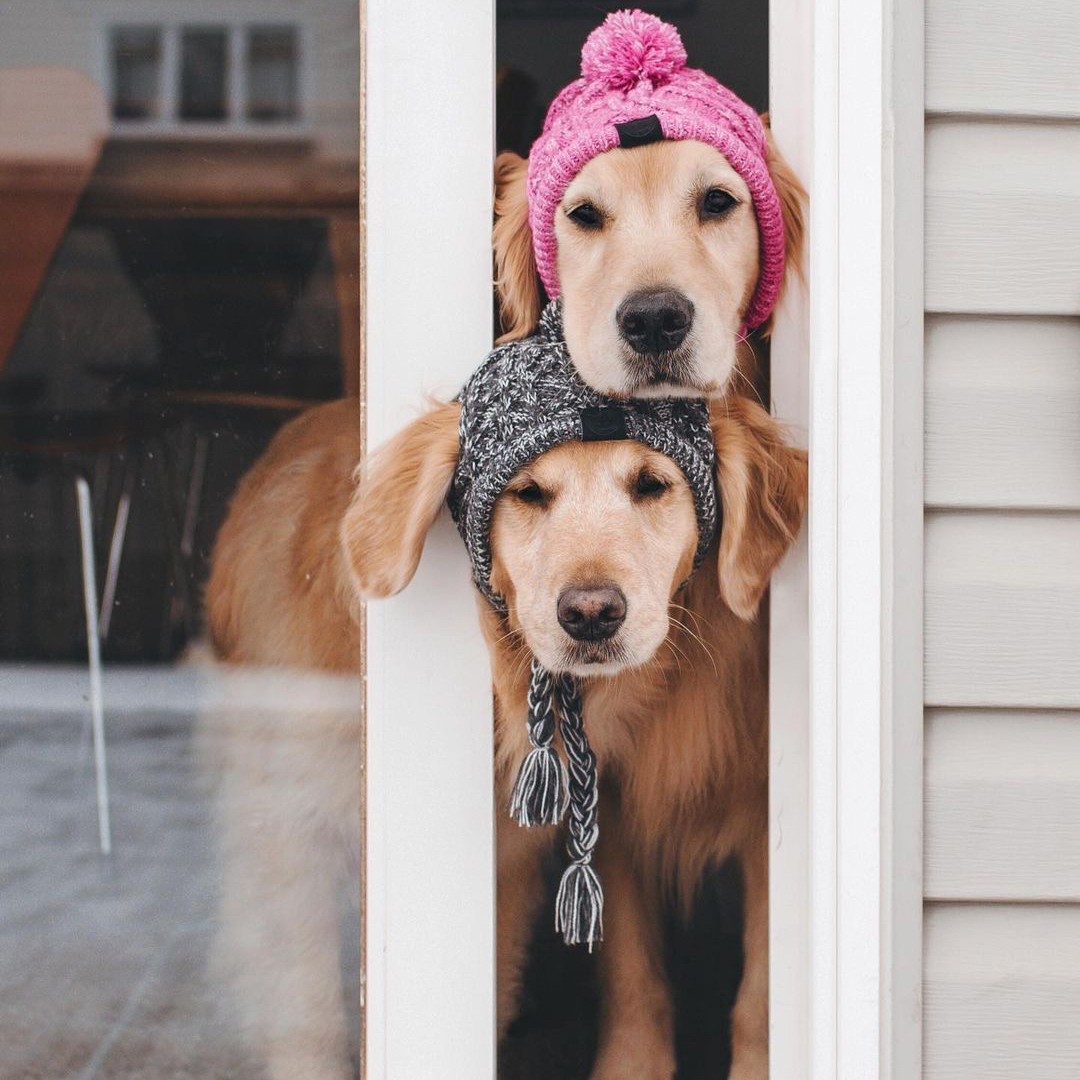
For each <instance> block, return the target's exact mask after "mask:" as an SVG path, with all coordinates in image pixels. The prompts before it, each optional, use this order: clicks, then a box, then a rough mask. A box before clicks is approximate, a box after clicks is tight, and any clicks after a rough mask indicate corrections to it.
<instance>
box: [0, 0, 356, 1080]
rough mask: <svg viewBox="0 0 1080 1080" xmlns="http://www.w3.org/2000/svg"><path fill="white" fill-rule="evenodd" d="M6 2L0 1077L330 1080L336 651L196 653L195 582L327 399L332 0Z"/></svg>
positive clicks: (348, 731)
mask: <svg viewBox="0 0 1080 1080" xmlns="http://www.w3.org/2000/svg"><path fill="white" fill-rule="evenodd" d="M2 21H3V31H2V32H0V238H2V239H0V296H3V297H4V300H3V302H0V957H3V961H2V962H0V1076H3V1077H8V1076H10V1077H21V1076H26V1077H29V1076H42V1077H63V1076H73V1077H75V1076H84V1077H87V1078H90V1077H94V1078H95V1080H97V1078H125V1080H126V1078H131V1080H134V1078H135V1077H139V1078H140V1080H153V1078H157V1077H161V1078H165V1077H176V1076H196V1075H197V1076H200V1077H202V1078H204V1080H207V1078H209V1080H225V1078H230V1080H263V1078H265V1077H286V1076H288V1077H291V1078H298V1077H302V1076H320V1077H327V1078H329V1077H333V1078H335V1080H343V1078H345V1077H349V1076H354V1075H355V1074H356V1073H357V1071H358V1054H359V1030H358V1029H359V985H360V975H359V926H358V923H359V920H358V914H357V892H358V873H359V828H360V824H359V821H360V819H359V801H358V800H359V791H360V757H359V755H360V714H359V701H360V690H359V678H358V660H357V664H356V665H355V666H354V667H353V669H352V670H348V669H346V670H334V671H328V670H326V669H325V668H321V667H319V665H318V664H317V663H316V662H315V661H312V662H311V663H310V664H303V665H301V664H299V663H296V664H292V665H291V666H289V665H287V664H286V663H284V662H279V660H276V659H275V658H273V657H263V658H261V659H260V661H259V663H258V664H255V663H254V662H252V663H247V662H245V663H243V664H241V663H238V662H228V663H225V662H223V659H222V657H221V656H219V655H216V654H215V652H214V649H213V647H212V645H211V644H210V642H209V640H208V635H207V630H206V626H207V620H206V614H205V610H204V594H205V586H206V579H207V576H208V573H209V565H210V557H211V553H212V551H213V549H214V545H215V542H216V540H217V536H218V533H219V530H220V528H221V524H222V521H223V520H224V518H225V516H226V513H227V510H228V506H229V500H230V498H231V497H232V494H233V492H234V490H235V489H236V487H237V484H238V483H239V481H240V479H241V477H242V476H243V475H244V474H245V473H246V472H247V471H248V469H249V468H250V467H251V465H252V463H253V462H254V461H255V460H256V459H257V458H258V457H259V455H260V454H262V453H263V452H264V451H265V449H266V448H267V446H268V445H269V443H270V441H271V440H272V439H273V437H274V435H275V434H276V433H277V431H278V430H279V429H280V428H281V427H282V425H283V424H285V423H286V422H288V421H289V420H291V419H292V418H294V417H296V416H298V415H299V414H301V413H302V412H303V411H304V410H306V409H308V408H310V407H312V406H316V405H319V404H320V403H323V402H326V401H330V400H333V399H336V398H339V397H342V396H345V397H350V398H353V399H356V398H358V397H359V388H360V356H359V343H360V333H359V326H360V311H359V216H358V203H359V191H358V177H359V77H360V73H359V26H358V7H357V5H356V3H355V0H314V2H312V3H305V4H302V5H288V6H284V5H277V4H271V3H269V2H267V3H243V4H239V3H235V2H232V0H207V2H205V3H198V4H195V3H190V2H185V0H165V2H159V0H153V2H152V0H81V2H80V3H79V4H77V5H66V6H65V8H64V11H63V13H57V12H56V10H55V8H54V7H53V6H49V7H48V9H47V10H44V9H43V5H41V4H40V3H39V2H38V0H9V3H7V5H6V6H5V8H4V14H3V20H2ZM233 659H234V660H235V658H233ZM339 668H340V665H339ZM332 791H336V792H338V793H339V794H340V796H341V798H339V799H337V800H336V801H335V800H334V799H332V798H331V797H329V796H328V792H332ZM350 800H351V801H350ZM106 850H107V851H108V852H109V853H108V854H105V853H104V852H105V851H106ZM316 911H317V912H318V915H317V917H316ZM329 989H332V990H333V994H332V996H330V997H328V996H327V995H328V991H329Z"/></svg>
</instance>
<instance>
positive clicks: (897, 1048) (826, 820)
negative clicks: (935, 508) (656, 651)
mask: <svg viewBox="0 0 1080 1080" xmlns="http://www.w3.org/2000/svg"><path fill="white" fill-rule="evenodd" d="M771 23H772V25H771V35H770V40H771V60H772V64H771V67H772V72H771V74H772V78H771V81H770V105H771V112H772V118H773V127H774V130H775V131H776V134H777V138H778V140H779V142H780V145H781V146H782V147H783V149H784V151H785V152H786V153H787V154H788V156H789V159H790V160H791V161H792V163H793V164H794V165H795V167H796V170H797V171H798V172H799V174H800V175H801V176H803V177H804V178H805V179H806V181H807V186H808V187H809V189H810V196H811V198H810V236H809V267H808V279H809V281H808V283H809V292H808V296H806V297H803V298H801V299H799V300H795V301H793V302H791V303H789V304H788V305H787V310H786V311H785V312H784V315H783V318H782V320H781V323H780V325H779V326H778V328H777V334H776V339H775V342H774V348H773V369H772V376H773V380H772V385H773V395H774V403H775V408H776V411H777V412H778V413H779V414H780V415H782V416H785V417H788V418H790V419H791V420H792V421H793V422H794V423H795V424H796V426H803V427H805V430H806V431H807V433H808V436H809V446H810V452H811V473H810V475H811V479H810V483H811V503H810V520H809V529H808V538H809V544H808V547H809V558H808V562H806V561H801V560H800V559H799V558H798V557H797V556H796V557H795V558H793V559H792V560H789V563H788V565H786V566H785V567H784V568H783V569H782V571H781V573H780V574H779V575H778V577H777V579H776V581H775V583H774V588H773V609H772V615H773V624H772V625H773V647H772V668H771V672H772V674H771V695H772V696H771V703H772V723H771V746H770V758H771V774H770V775H771V828H772V844H771V872H772V878H771V886H772V894H771V895H772V906H771V914H772V928H771V958H772V964H771V994H772V1009H771V1027H772V1038H771V1042H772V1071H773V1075H774V1076H777V1077H785V1078H799V1080H801V1078H807V1080H876V1078H880V1080H917V1078H918V1077H920V1076H921V1041H922V1040H921V1019H922V1005H921V988H922V507H923V488H922V431H923V424H922V398H923V378H922V315H923V289H922V275H923V271H922V259H923V249H922V235H923V223H922V191H923V149H922V141H923V76H922V66H923V9H922V2H921V0H773V3H772V20H771ZM807 583H808V587H807ZM807 600H808V601H809V603H807Z"/></svg>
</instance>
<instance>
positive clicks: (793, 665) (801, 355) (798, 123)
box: [769, 0, 814, 1080]
mask: <svg viewBox="0 0 1080 1080" xmlns="http://www.w3.org/2000/svg"><path fill="white" fill-rule="evenodd" d="M813 7H814V5H813V0H773V3H772V5H771V10H770V30H769V115H770V118H771V121H772V131H773V136H774V138H775V139H776V142H777V145H778V146H779V148H780V150H781V152H782V153H783V155H784V157H785V158H786V159H787V161H788V163H789V164H790V165H791V167H792V168H793V169H794V170H795V172H796V174H797V175H798V176H799V177H800V178H801V179H802V181H803V183H804V184H806V185H807V186H808V187H809V185H810V183H811V167H812V160H813V158H812V154H813V146H812V140H811V124H812V120H813V113H812V105H813V97H812V93H811V80H812V76H813V70H812V69H813V65H812V56H811V48H810V45H809V44H808V43H809V42H810V41H811V38H812V32H813ZM810 201H811V203H813V201H814V193H813V192H812V191H811V192H810ZM809 357H810V316H809V296H808V293H807V289H806V287H805V283H804V282H800V281H794V280H793V281H791V282H789V285H788V289H787V291H786V294H785V297H784V302H783V304H782V306H781V308H780V309H779V311H778V312H777V318H776V326H775V328H774V331H773V337H772V355H771V368H770V371H771V379H772V406H773V412H774V413H775V414H776V416H778V417H779V418H780V419H781V420H783V421H784V422H785V423H786V424H788V425H789V426H790V429H791V433H792V436H793V438H794V439H795V440H796V441H797V442H798V443H799V445H800V446H808V445H809V443H808V439H809V412H810V362H809ZM808 532H809V526H806V527H804V529H803V536H802V539H801V540H800V542H799V544H798V545H797V546H796V547H795V548H794V549H793V550H792V551H791V552H790V554H789V555H788V557H787V558H786V559H785V560H784V563H783V564H782V565H781V566H780V567H779V568H778V569H777V571H776V573H775V574H774V575H773V580H772V585H771V588H770V590H769V602H770V612H769V635H770V646H769V717H770V718H769V822H770V832H769V840H770V842H769V954H770V956H771V958H772V962H771V963H770V965H769V1064H770V1068H771V1071H772V1075H773V1076H777V1077H786V1078H788V1080H806V1077H807V1076H808V1075H809V1062H808V1060H807V1049H808V1047H809V1024H810V1009H811V998H812V995H811V990H810V980H809V971H810V960H809V957H810V902H809V888H810V866H811V858H810V829H809V816H808V808H809V805H810V668H809V660H810V601H809V577H808V558H809V553H808V544H807V535H808Z"/></svg>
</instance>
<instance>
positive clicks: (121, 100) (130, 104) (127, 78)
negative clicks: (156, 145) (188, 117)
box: [112, 26, 161, 120]
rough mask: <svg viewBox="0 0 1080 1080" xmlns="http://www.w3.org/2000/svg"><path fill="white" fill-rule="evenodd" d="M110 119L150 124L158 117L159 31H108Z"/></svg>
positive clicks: (128, 28) (127, 28)
mask: <svg viewBox="0 0 1080 1080" xmlns="http://www.w3.org/2000/svg"><path fill="white" fill-rule="evenodd" d="M112 67H113V106H112V108H113V116H114V117H115V118H116V119H117V120H152V119H154V118H156V117H157V116H158V115H159V110H160V94H161V31H160V30H159V29H158V28H157V27H153V26H117V27H114V29H113V31H112Z"/></svg>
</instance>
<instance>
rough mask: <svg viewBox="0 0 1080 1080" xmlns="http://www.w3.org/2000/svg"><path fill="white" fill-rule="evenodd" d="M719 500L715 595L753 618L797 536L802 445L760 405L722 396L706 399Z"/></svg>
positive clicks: (802, 502)
mask: <svg viewBox="0 0 1080 1080" xmlns="http://www.w3.org/2000/svg"><path fill="white" fill-rule="evenodd" d="M711 410H712V429H713V438H714V439H715V442H716V472H717V480H718V483H719V487H720V498H721V501H722V504H723V513H724V518H723V527H722V531H721V534H720V555H719V566H718V571H719V580H720V594H721V596H722V597H723V599H724V602H725V603H726V604H727V606H728V607H729V608H731V610H732V611H733V612H734V613H735V614H736V615H738V616H739V618H740V619H745V620H750V619H753V618H754V616H755V614H756V613H757V609H758V605H759V604H760V602H761V598H762V596H763V595H764V593H765V589H766V588H767V587H768V584H769V578H770V577H771V576H772V572H773V570H775V569H776V566H777V564H778V563H779V562H780V560H781V559H782V558H783V556H784V554H785V552H786V551H787V550H788V548H789V547H791V545H792V544H793V543H794V542H795V538H796V536H797V535H798V533H799V526H800V525H801V524H802V519H803V514H804V513H805V511H806V498H807V490H806V485H807V460H806V451H805V450H797V449H795V448H794V447H791V446H788V445H787V443H786V442H785V440H784V429H783V427H782V426H781V425H780V424H779V423H778V422H777V421H776V420H774V419H773V417H771V416H770V415H769V414H768V413H767V412H766V411H765V410H764V409H763V408H762V407H761V406H760V405H758V404H757V403H756V402H753V401H750V400H749V399H747V398H739V397H728V398H724V399H723V400H721V401H716V402H714V403H713V404H712V406H711Z"/></svg>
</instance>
